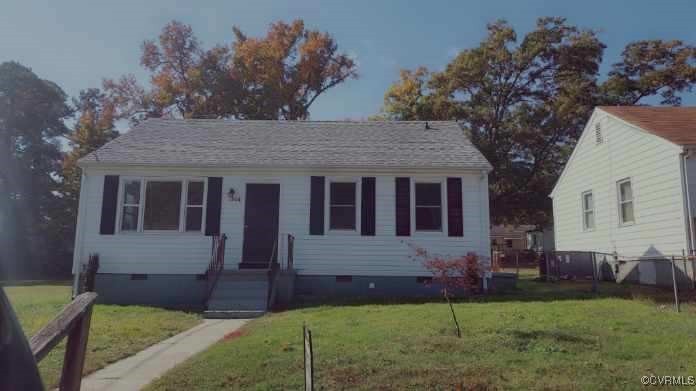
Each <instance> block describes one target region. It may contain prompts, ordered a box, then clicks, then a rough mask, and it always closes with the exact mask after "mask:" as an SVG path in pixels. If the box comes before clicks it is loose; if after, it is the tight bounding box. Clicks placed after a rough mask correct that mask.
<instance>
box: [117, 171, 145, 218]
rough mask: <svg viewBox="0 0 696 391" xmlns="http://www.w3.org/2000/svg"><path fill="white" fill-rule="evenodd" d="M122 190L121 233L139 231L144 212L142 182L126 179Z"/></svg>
mask: <svg viewBox="0 0 696 391" xmlns="http://www.w3.org/2000/svg"><path fill="white" fill-rule="evenodd" d="M121 189H122V191H121V200H122V203H121V225H120V227H121V231H137V230H138V227H139V225H140V212H141V210H142V197H141V194H142V181H141V180H139V179H126V180H124V181H123V186H122V187H121Z"/></svg>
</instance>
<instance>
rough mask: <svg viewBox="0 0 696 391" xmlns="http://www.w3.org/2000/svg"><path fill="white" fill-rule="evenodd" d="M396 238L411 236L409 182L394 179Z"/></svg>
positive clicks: (405, 179)
mask: <svg viewBox="0 0 696 391" xmlns="http://www.w3.org/2000/svg"><path fill="white" fill-rule="evenodd" d="M395 203H396V236H409V235H411V180H410V178H396V197H395Z"/></svg>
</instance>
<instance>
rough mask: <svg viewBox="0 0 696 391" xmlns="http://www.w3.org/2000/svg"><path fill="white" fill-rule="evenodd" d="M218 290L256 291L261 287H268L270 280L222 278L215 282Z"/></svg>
mask: <svg viewBox="0 0 696 391" xmlns="http://www.w3.org/2000/svg"><path fill="white" fill-rule="evenodd" d="M215 289H216V290H232V289H233V290H236V291H256V290H260V289H268V281H267V280H263V281H248V280H245V281H241V280H240V281H223V280H220V281H218V282H217V284H215Z"/></svg>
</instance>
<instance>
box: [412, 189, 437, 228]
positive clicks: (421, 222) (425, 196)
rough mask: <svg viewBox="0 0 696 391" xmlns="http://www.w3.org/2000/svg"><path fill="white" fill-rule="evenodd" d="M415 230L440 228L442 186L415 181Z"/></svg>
mask: <svg viewBox="0 0 696 391" xmlns="http://www.w3.org/2000/svg"><path fill="white" fill-rule="evenodd" d="M415 188H416V189H415V190H416V191H415V193H416V194H415V196H416V204H415V209H416V231H441V230H442V186H441V184H440V183H416V184H415Z"/></svg>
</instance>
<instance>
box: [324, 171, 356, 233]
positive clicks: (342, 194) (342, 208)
mask: <svg viewBox="0 0 696 391" xmlns="http://www.w3.org/2000/svg"><path fill="white" fill-rule="evenodd" d="M355 196H356V185H355V182H331V184H330V186H329V228H330V229H337V230H354V229H355V221H356V206H355V204H356V202H355V200H356V198H355Z"/></svg>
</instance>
